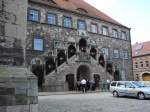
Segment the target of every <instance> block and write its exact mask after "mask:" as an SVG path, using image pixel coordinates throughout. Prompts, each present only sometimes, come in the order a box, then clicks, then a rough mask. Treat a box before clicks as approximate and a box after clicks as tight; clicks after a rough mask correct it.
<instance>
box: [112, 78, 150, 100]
mask: <svg viewBox="0 0 150 112" xmlns="http://www.w3.org/2000/svg"><path fill="white" fill-rule="evenodd" d="M110 91H111V92H112V94H113V96H115V97H118V96H130V97H137V98H138V99H140V100H143V99H145V98H150V87H148V86H145V85H144V84H143V83H142V82H139V81H112V82H111V83H110Z"/></svg>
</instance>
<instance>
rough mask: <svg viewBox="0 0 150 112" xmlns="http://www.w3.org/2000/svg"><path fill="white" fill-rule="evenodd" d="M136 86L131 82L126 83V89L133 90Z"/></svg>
mask: <svg viewBox="0 0 150 112" xmlns="http://www.w3.org/2000/svg"><path fill="white" fill-rule="evenodd" d="M133 87H134V86H133V85H132V84H131V83H130V82H126V88H133Z"/></svg>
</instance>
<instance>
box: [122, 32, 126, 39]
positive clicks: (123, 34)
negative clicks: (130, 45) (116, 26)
mask: <svg viewBox="0 0 150 112" xmlns="http://www.w3.org/2000/svg"><path fill="white" fill-rule="evenodd" d="M121 38H122V39H124V40H127V35H126V32H124V31H122V32H121Z"/></svg>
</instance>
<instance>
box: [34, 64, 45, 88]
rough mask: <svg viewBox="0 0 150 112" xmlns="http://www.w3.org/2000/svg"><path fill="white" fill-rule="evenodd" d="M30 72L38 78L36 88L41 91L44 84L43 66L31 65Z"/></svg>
mask: <svg viewBox="0 0 150 112" xmlns="http://www.w3.org/2000/svg"><path fill="white" fill-rule="evenodd" d="M32 72H33V73H34V75H36V76H37V78H38V87H39V89H42V84H43V82H44V70H43V66H42V65H33V66H32Z"/></svg>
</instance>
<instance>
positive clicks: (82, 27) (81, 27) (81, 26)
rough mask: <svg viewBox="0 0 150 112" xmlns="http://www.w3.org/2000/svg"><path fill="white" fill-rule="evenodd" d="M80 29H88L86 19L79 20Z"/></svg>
mask: <svg viewBox="0 0 150 112" xmlns="http://www.w3.org/2000/svg"><path fill="white" fill-rule="evenodd" d="M78 29H79V30H85V29H86V24H85V21H82V20H78Z"/></svg>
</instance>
